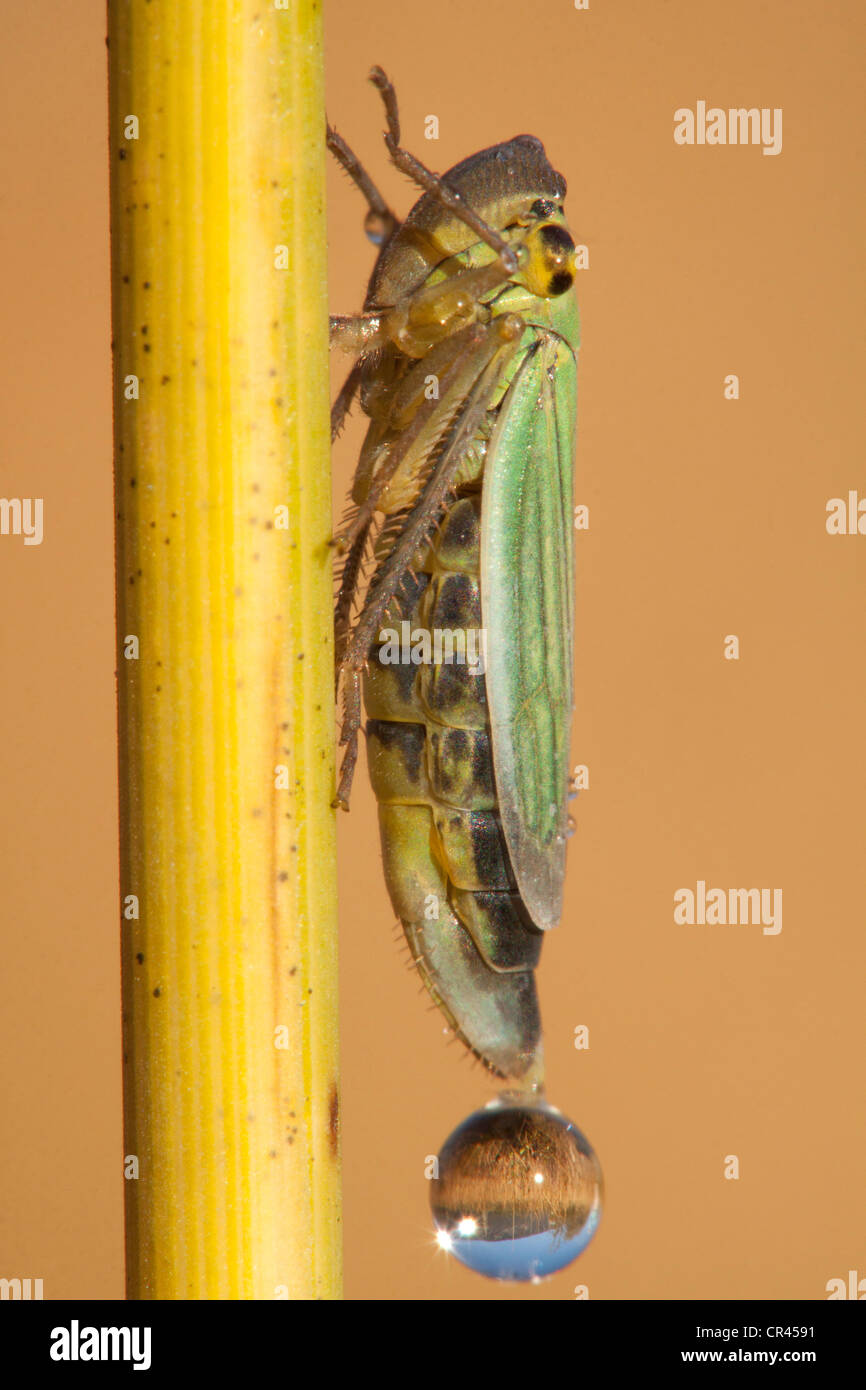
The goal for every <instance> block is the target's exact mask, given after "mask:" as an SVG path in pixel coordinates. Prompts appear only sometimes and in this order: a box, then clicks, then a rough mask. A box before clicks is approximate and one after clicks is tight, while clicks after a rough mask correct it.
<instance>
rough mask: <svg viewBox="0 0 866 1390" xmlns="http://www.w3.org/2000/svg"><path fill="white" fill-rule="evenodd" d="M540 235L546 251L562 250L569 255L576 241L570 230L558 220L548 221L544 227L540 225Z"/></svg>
mask: <svg viewBox="0 0 866 1390" xmlns="http://www.w3.org/2000/svg"><path fill="white" fill-rule="evenodd" d="M538 235H539V236H540V237H541V244H542V246H543V247H544V248H545V250H546V251H561V252H564V253H565V254H566V255H567V254H568V253H569V252H570V251H573V250H574V242H573V241H572V239H571V237H570V236H569V234H568V232H567V231H566V230H565V228H564V227H560V226H559V224H558V223H556V222H548V223H547V224H546V225H545V226H544V227H539V229H538Z"/></svg>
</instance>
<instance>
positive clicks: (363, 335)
mask: <svg viewBox="0 0 866 1390" xmlns="http://www.w3.org/2000/svg"><path fill="white" fill-rule="evenodd" d="M329 327H330V338H331V347H339V348H342V349H343V352H354V353H362V352H369V351H370V349H371V348H375V347H379V346H381V344H382V343H383V342H385V340H386V338H387V334H386V332H385V329H384V325H383V319H382V314H381V313H380V312H379V311H377V312H376V313H373V314H332V315H331V317H330V319H329Z"/></svg>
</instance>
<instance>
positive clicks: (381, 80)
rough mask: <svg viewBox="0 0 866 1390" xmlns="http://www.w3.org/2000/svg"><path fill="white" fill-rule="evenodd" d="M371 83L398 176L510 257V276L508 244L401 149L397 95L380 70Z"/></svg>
mask: <svg viewBox="0 0 866 1390" xmlns="http://www.w3.org/2000/svg"><path fill="white" fill-rule="evenodd" d="M370 81H371V82H372V83H373V85H374V86H375V87H378V89H379V91H380V92H381V93H382V100H383V102H384V103H385V115H386V117H387V120H388V131H387V134H386V135H385V144H386V145H387V147H388V153H389V154H390V156H391V158H392V160H393V161H394V163H395V164H396V166H397V168H398V169H399V170H400V172H401V173H403V174H407V175H408V176H409V178H410V179H412V180H413V182H415V183H417V184H418V186H419V187H420V188H423V189H424V191H425V192H427V193H432V194H433V196H434V197H435V198H438V200H439V202H440V203H441V204H442V206H443V207H446V208H448V210H449V212H453V213H454V216H455V217H459V219H460V221H461V222H464V223H465V224H466V226H467V227H471V228H472V230H473V232H475V234H476V236H478V237H480V239H481V240H482V241H484V242H486V243H487V245H488V246H492V247H493V250H494V251H496V252H498V253H499V255H500V256H503V257H507V258H510V261H511V271H510V273H511V274H512V275H513V274H514V271H515V270H516V269H517V258H516V256H515V253H514V251H512V249H511V247H510V246H509V245H508V242H507V241H505V239H504V238H503V237H501V236H500V235H499V233H498V232H497V231H494V229H493V227H491V226H490V225H489V223H487V222H485V221H484V218H483V217H479V215H478V213H477V212H475V211H474V210H473V209H472V208H470V207H469V206H468V205H467V203H465V202H464V200H463V198H462V197H461V195H460V194H459V193H458V192H457V190H456V189H454V188H449V187H448V185H447V184H446V183H445V182H444V181H443V180H442V179H441V178H440V177H439V176H438V174H434V173H433V171H432V170H431V169H428V168H427V166H426V165H424V164H422V163H421V161H420V159H416V158H415V156H414V155H413V154H410V153H409V151H408V150H404V149H403V147H402V146H401V144H400V116H399V112H398V110H397V94H396V92H395V91H394V88H393V87H392V85H391V83H390V81H389V79H388V78H387V77H386V76H385V73H384V72H383V71H382V69H381V68H380V67H375V68H372V69H371V71H370Z"/></svg>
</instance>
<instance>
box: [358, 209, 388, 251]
mask: <svg viewBox="0 0 866 1390" xmlns="http://www.w3.org/2000/svg"><path fill="white" fill-rule="evenodd" d="M389 230H390V223H389V221H388V219H387V217H383V216H382V214H381V212H374V211H373V210H372V208H371V209H370V211H369V212H368V213H367V216H366V217H365V218H364V231H365V232H366V233H367V237H368V238H369V240H370V241H372V243H373V245H374V246H381V245H382V242H383V241H384V240H385V238H386V237H387V235H388V232H389Z"/></svg>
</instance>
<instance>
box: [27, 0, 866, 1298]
mask: <svg viewBox="0 0 866 1390" xmlns="http://www.w3.org/2000/svg"><path fill="white" fill-rule="evenodd" d="M326 8H327V19H326V32H327V61H328V109H329V115H330V118H331V120H332V121H333V122H334V123H335V124H336V125H337V126H338V128H339V129H340V131H341V133H342V134H343V135H344V136H345V137H346V138H347V139H348V140H349V142H350V143H351V144H352V145H353V146H354V147H355V148H356V151H357V152H358V154H359V155H360V156H361V157H362V158H363V159H364V160H365V162H366V163H367V164H368V167H369V168H370V170H371V172H372V173H373V174H374V176H375V177H376V178H377V180H378V181H379V182H380V184H381V186H382V188H383V191H384V192H385V193H386V195H387V196H388V197H389V198H390V199H391V200H392V201H393V203H394V205H395V207H396V208H397V210H398V211H401V212H402V211H405V210H407V209H408V207H409V206H410V204H411V201H412V200H413V196H414V195H413V192H412V190H411V188H410V187H409V185H408V184H407V183H406V181H405V180H404V179H402V178H401V177H400V176H399V175H398V174H396V173H395V172H394V171H393V170H389V169H388V168H387V167H386V159H385V152H384V147H383V145H382V142H381V138H380V133H381V129H382V119H381V112H380V108H379V106H378V99H377V97H376V94H375V92H374V91H373V89H372V88H371V87H369V85H368V84H367V83H366V82H365V75H366V72H367V69H368V68H369V66H370V65H371V64H372V63H373V62H378V63H380V64H381V65H382V66H383V67H384V68H385V69H386V71H387V72H388V73H389V75H390V76H391V77H392V78H393V80H394V82H395V84H396V86H397V90H398V94H399V97H400V102H401V112H402V117H403V133H404V141H405V143H406V144H407V145H409V146H410V147H411V148H412V149H414V150H415V151H416V152H417V153H418V154H419V155H420V157H421V158H423V159H425V160H426V161H427V162H428V163H430V164H431V165H432V166H433V167H434V168H437V169H445V168H447V167H448V166H449V165H451V164H453V163H455V162H456V161H457V160H458V159H460V158H462V157H464V156H465V155H467V154H469V153H472V152H473V151H475V150H477V149H480V148H482V147H483V146H485V145H489V144H492V143H496V142H497V141H499V140H502V139H505V138H508V137H510V136H512V135H515V134H517V133H520V132H530V133H532V134H536V135H538V136H540V137H541V138H542V139H543V140H544V142H545V145H546V147H547V150H548V154H549V155H550V157H551V160H552V162H553V164H554V165H555V167H556V168H558V169H560V170H561V171H562V172H563V173H564V174H565V175H566V177H567V179H568V183H569V189H570V192H569V197H568V200H567V204H566V206H567V210H568V212H569V216H570V220H571V224H572V227H573V229H574V232H575V235H576V238H577V240H578V241H580V242H584V243H586V245H587V246H588V247H589V254H590V268H589V269H588V270H587V271H585V272H582V273H581V275H580V276H579V282H578V292H579V297H580V302H581V310H582V314H583V349H582V353H581V359H580V369H579V380H580V407H579V441H578V456H577V500H578V501H582V502H585V503H586V504H588V506H589V508H590V530H589V531H588V532H587V533H586V534H582V533H581V534H578V537H577V542H578V544H577V555H578V578H577V632H576V651H577V711H576V715H575V721H574V740H573V751H574V761H575V762H581V763H586V764H588V766H589V769H590V779H591V785H590V789H589V790H588V791H586V792H583V793H582V794H581V796H580V798H579V800H578V802H577V803H576V805H577V819H578V832H577V835H576V837H575V838H574V839H573V840H572V842H571V847H570V862H569V874H568V886H567V895H566V912H565V917H564V920H563V924H562V926H561V928H560V929H559V930H558V931H557V932H556V933H554V935H553V936H552V937H551V938H550V939H549V940H548V941H547V942H546V943H545V948H544V952H543V956H542V966H541V970H540V976H539V979H540V990H541V998H542V1009H543V1016H544V1023H545V1034H546V1046H547V1054H548V1090H549V1095H550V1098H551V1099H552V1100H553V1101H554V1103H555V1104H557V1105H559V1106H560V1107H561V1108H562V1109H563V1110H565V1111H566V1112H567V1113H568V1114H570V1115H571V1117H572V1118H573V1119H574V1120H575V1121H576V1122H577V1124H578V1125H579V1126H580V1128H581V1129H583V1130H584V1132H585V1133H586V1134H587V1136H588V1137H589V1139H590V1140H591V1142H592V1143H593V1145H594V1147H595V1148H596V1150H597V1152H598V1154H599V1157H600V1159H601V1162H602V1165H603V1167H604V1171H605V1177H606V1183H607V1206H606V1212H605V1216H604V1219H603V1221H602V1225H601V1228H600V1231H599V1234H598V1236H597V1237H596V1239H595V1241H594V1243H593V1244H592V1245H591V1246H590V1248H589V1250H588V1251H587V1253H586V1254H585V1255H584V1256H582V1258H581V1260H580V1261H579V1262H578V1264H576V1265H574V1266H572V1268H571V1269H570V1270H567V1271H565V1272H564V1273H562V1274H560V1275H558V1276H556V1277H555V1278H554V1279H552V1280H551V1281H549V1282H548V1283H546V1284H544V1285H542V1286H540V1287H538V1288H528V1289H526V1288H519V1289H513V1288H504V1289H500V1288H498V1287H497V1286H495V1285H490V1284H487V1283H484V1282H483V1281H481V1280H480V1279H478V1278H477V1277H476V1276H473V1275H471V1274H469V1273H467V1272H465V1271H463V1270H461V1269H460V1268H459V1267H458V1266H456V1265H455V1264H454V1263H453V1262H449V1261H448V1260H446V1258H445V1257H444V1256H442V1255H441V1254H439V1253H437V1252H436V1251H435V1250H434V1248H433V1243H432V1239H431V1234H430V1224H429V1217H428V1211H427V1205H426V1204H427V1184H426V1182H425V1180H424V1161H425V1157H426V1155H428V1154H431V1153H435V1152H436V1150H437V1149H438V1148H439V1147H440V1146H441V1144H442V1142H443V1141H444V1139H445V1138H446V1136H447V1135H448V1133H449V1132H450V1130H451V1129H452V1128H453V1127H454V1125H455V1124H457V1123H458V1122H459V1121H460V1120H461V1119H462V1118H463V1116H464V1115H466V1114H467V1113H468V1112H469V1111H470V1110H472V1109H474V1108H476V1107H477V1106H478V1105H479V1104H481V1103H483V1101H484V1100H485V1099H487V1098H488V1097H489V1096H490V1095H491V1094H492V1093H493V1087H492V1086H491V1084H490V1082H489V1081H488V1080H487V1079H486V1078H485V1076H484V1074H483V1073H482V1072H481V1070H480V1069H478V1068H477V1067H474V1066H472V1065H470V1064H469V1063H468V1062H467V1061H465V1060H463V1061H461V1059H460V1057H459V1056H458V1052H457V1049H456V1048H451V1049H448V1048H446V1046H445V1045H444V1040H443V1038H442V1025H441V1020H440V1017H439V1015H438V1014H436V1013H428V1012H427V1011H426V996H424V997H418V986H417V982H416V979H415V977H414V976H413V975H410V974H409V973H408V972H407V971H406V969H405V968H404V965H403V963H402V959H401V954H400V952H399V950H398V949H397V947H396V946H395V945H394V942H393V940H392V932H391V926H392V921H393V913H392V911H391V908H390V905H389V902H388V899H387V895H386V893H385V889H384V885H383V880H382V876H381V870H380V865H379V852H378V834H377V829H376V824H375V816H374V807H373V802H372V798H371V795H370V793H369V790H368V788H367V787H366V785H365V780H364V774H363V770H361V771H360V772H359V776H358V779H357V782H356V790H355V793H354V800H353V808H352V812H351V814H350V815H349V816H348V817H341V819H340V825H339V848H340V863H341V868H340V890H341V902H342V910H341V930H342V947H341V950H342V955H341V969H342V995H343V1027H342V1049H343V1145H344V1147H343V1153H344V1165H345V1166H344V1182H345V1200H346V1210H345V1217H346V1293H347V1296H348V1297H350V1298H376V1299H397V1298H409V1299H431V1298H432V1299H438V1298H468V1299H474V1298H479V1299H483V1298H491V1297H495V1298H500V1297H501V1298H518V1299H530V1300H532V1299H539V1298H540V1299H551V1298H552V1299H562V1298H572V1297H573V1296H574V1288H575V1285H578V1284H586V1285H587V1286H588V1288H589V1293H590V1296H591V1298H593V1299H607V1298H630V1299H635V1298H649V1299H666V1298H697V1299H702V1298H712V1297H720V1298H727V1299H739V1298H770V1297H780V1298H807V1299H820V1298H824V1297H826V1293H825V1285H826V1283H827V1281H828V1279H831V1278H834V1277H839V1276H841V1277H842V1278H847V1272H848V1270H849V1269H851V1268H856V1269H858V1270H859V1271H860V1274H861V1275H866V1243H864V1204H863V1199H862V1188H863V1178H862V1174H863V1165H864V1157H866V1121H864V1113H863V1109H864V1108H863V1104H862V1080H861V1072H862V1065H861V1063H862V1050H863V1041H862V1040H863V1022H862V1018H863V981H864V974H866V971H864V967H866V932H864V909H863V899H864V893H863V860H864V855H863V839H864V820H866V809H864V792H863V788H864V785H866V740H864V738H863V722H862V720H863V714H862V711H863V692H864V689H866V644H864V641H863V590H864V581H866V538H863V537H850V536H849V537H830V536H828V535H827V533H826V530H825V524H824V523H825V505H826V502H827V500H828V499H829V498H831V497H837V496H841V497H845V496H847V492H848V490H849V489H850V488H857V487H858V485H859V486H860V487H861V488H862V489H863V491H864V494H866V479H864V474H863V468H862V458H863V446H864V441H863V410H862V390H863V388H862V382H863V380H864V377H866V343H864V337H863V328H862V322H863V308H864V303H863V301H864V284H863V272H862V248H863V246H864V244H866V225H864V224H866V216H864V212H866V205H864V200H863V186H864V168H863V148H864V144H863V142H864V114H866V113H864V97H863V84H862V53H863V51H864V41H866V13H864V11H863V9H862V7H861V6H860V5H859V4H858V3H857V0H846V2H845V3H840V2H839V0H837V2H836V3H825V4H822V5H820V6H817V5H815V4H814V3H811V0H768V3H765V4H764V5H762V6H760V7H757V6H755V5H754V4H752V3H749V0H729V3H728V4H726V5H725V6H721V7H720V6H718V5H713V4H709V3H696V2H695V0H667V3H658V4H655V5H647V4H645V3H640V0H631V3H619V4H613V3H608V4H605V3H603V0H591V8H590V9H589V10H588V11H577V10H575V9H574V6H573V3H572V0H547V3H546V4H544V5H542V6H527V5H526V3H525V0H497V3H496V4H495V5H491V6H467V5H466V4H465V0H437V3H436V4H435V5H430V4H426V3H425V4H422V3H420V0H400V3H397V0H365V3H364V4H349V3H348V2H347V0H339V2H338V0H332V3H331V4H330V5H328V6H327V7H326ZM104 30H105V25H104V10H103V6H102V4H101V3H97V2H94V3H90V0H77V2H76V3H75V4H73V5H69V4H61V3H59V0H56V2H55V3H51V4H46V5H38V6H20V5H18V4H14V3H12V0H3V2H2V4H0V55H2V56H0V65H2V72H0V102H2V128H3V130H4V141H3V146H4V147H3V150H2V170H0V191H2V198H3V206H2V214H0V235H2V237H3V248H2V256H0V276H2V285H0V294H2V298H3V303H4V307H5V317H6V329H5V333H4V334H3V337H2V340H0V353H2V359H3V361H2V381H3V386H4V389H3V397H4V405H3V410H2V438H0V495H3V496H42V497H44V499H45V528H46V534H45V541H44V543H43V545H42V546H41V547H29V548H24V547H23V546H22V544H21V542H20V540H14V539H12V538H9V537H0V591H2V594H3V614H2V618H0V663H2V671H3V683H2V688H0V728H2V749H3V756H2V765H3V798H2V805H0V876H2V877H0V883H2V888H0V894H2V898H0V901H2V961H3V965H2V971H0V1017H2V1020H3V1021H2V1048H0V1114H2V1116H3V1121H2V1125H3V1142H2V1145H0V1194H2V1197H0V1275H5V1276H6V1277H11V1276H13V1275H17V1276H19V1277H27V1276H30V1277H41V1278H43V1279H44V1281H45V1294H46V1297H49V1298H50V1297H86V1298H95V1297H120V1296H122V1288H123V1285H122V1226H121V1220H122V1191H121V1179H120V1153H121V1142H120V1128H119V1126H120V1035H119V1003H118V986H119V981H118V950H117V934H118V925H117V887H116V877H117V858H116V833H117V832H116V799H115V751H114V717H115V716H114V684H113V671H114V666H115V656H114V627H113V602H114V599H113V567H114V554H113V537H112V484H111V471H110V454H111V389H110V357H109V336H110V330H109V300H108V241H107V225H108V203H107V169H108V165H107V153H106V151H107V133H106V95H105V80H106V77H105V47H104ZM700 99H703V100H706V101H707V103H708V104H709V105H720V106H723V107H728V106H758V107H771V108H774V107H782V108H783V110H784V126H783V138H784V144H783V150H782V153H781V154H780V155H778V156H777V157H775V158H770V157H764V156H763V155H762V154H761V152H760V149H758V148H754V147H745V148H743V147H738V148H730V147H728V148H709V147H704V148H697V147H696V148H681V147H679V146H677V145H675V144H674V141H673V113H674V111H675V110H676V109H677V108H678V107H683V106H689V107H692V108H693V109H694V107H695V104H696V103H697V101H698V100H700ZM431 114H435V115H436V116H438V118H439V140H438V141H437V142H432V141H431V142H428V141H426V140H425V139H424V118H425V117H426V116H427V115H431ZM328 196H329V215H330V221H331V246H332V260H331V287H332V302H333V309H334V311H335V312H344V313H345V312H350V311H352V310H354V309H357V308H359V307H360V303H361V300H362V297H363V288H364V285H365V283H366V278H367V275H368V274H369V270H370V268H371V265H372V261H373V256H374V251H373V248H372V247H371V246H370V245H369V243H368V242H367V241H366V240H365V238H364V236H363V233H362V229H361V221H362V216H363V207H362V203H361V200H360V197H359V195H358V194H357V192H356V191H355V190H354V189H353V188H352V187H351V186H350V185H349V183H348V181H347V180H346V179H345V178H344V177H343V176H342V175H340V174H339V173H338V172H337V171H336V170H332V171H331V173H330V175H329V185H328ZM334 367H335V384H336V382H337V380H338V379H339V375H340V373H341V372H342V371H344V370H345V367H346V364H345V363H344V362H343V361H335V364H334ZM731 372H735V373H737V374H738V375H739V377H740V383H741V399H740V400H739V401H736V402H729V401H726V400H725V399H724V396H723V381H724V377H725V375H726V374H728V373H731ZM359 439H360V423H359V422H358V421H355V422H353V424H352V425H351V426H350V427H349V429H347V431H346V433H345V435H344V436H343V439H342V440H341V441H340V444H339V446H338V448H337V452H336V460H335V499H336V515H339V513H340V510H341V503H342V497H343V494H344V492H345V490H346V487H347V486H348V480H349V476H350V471H351V467H352V464H353V460H354V455H355V454H356V452H357V447H358V443H359ZM729 633H735V634H737V635H738V637H739V640H740V653H741V655H740V660H739V661H737V662H731V661H725V660H724V659H723V643H724V638H725V636H726V635H727V634H729ZM698 879H705V880H706V882H707V884H708V886H719V887H724V888H729V887H744V888H748V887H765V888H776V887H781V888H782V890H783V898H784V925H783V930H782V932H781V933H780V934H779V935H778V936H764V935H763V934H762V932H761V929H760V927H758V926H737V927H711V926H694V927H687V926H678V925H676V924H675V923H674V920H673V894H674V891H675V890H676V889H677V888H680V887H686V886H689V887H692V888H694V887H695V884H696V882H697V880H698ZM579 1024H586V1025H587V1026H588V1027H589V1030H590V1044H591V1045H590V1049H589V1051H577V1050H575V1048H574V1046H573V1036H574V1029H575V1027H576V1026H577V1025H579ZM728 1154H736V1155H737V1156H738V1157H739V1161H740V1174H741V1175H740V1178H739V1180H738V1181H726V1180H725V1178H724V1176H723V1172H724V1163H725V1156H726V1155H728Z"/></svg>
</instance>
